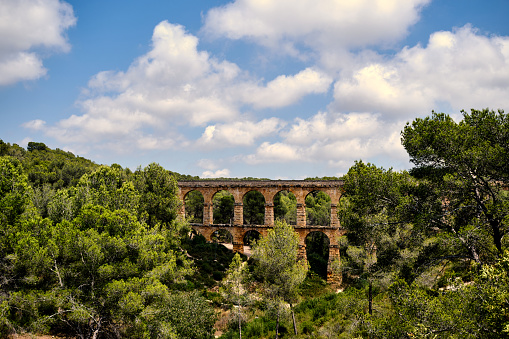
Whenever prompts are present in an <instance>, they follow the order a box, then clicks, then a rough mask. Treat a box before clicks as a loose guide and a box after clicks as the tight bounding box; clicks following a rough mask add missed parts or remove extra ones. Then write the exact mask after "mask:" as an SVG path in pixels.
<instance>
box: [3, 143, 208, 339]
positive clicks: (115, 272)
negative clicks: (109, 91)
mask: <svg viewBox="0 0 509 339" xmlns="http://www.w3.org/2000/svg"><path fill="white" fill-rule="evenodd" d="M2 145H4V146H6V147H3V148H2V154H4V155H3V156H2V157H0V173H1V177H0V178H1V181H0V206H1V209H0V211H1V218H0V223H1V225H0V230H1V232H2V236H1V237H0V251H1V252H0V271H1V272H0V276H1V277H2V279H1V281H0V305H1V312H0V335H1V336H6V335H7V334H9V333H22V332H25V331H28V332H32V333H41V332H42V333H47V332H51V333H63V334H69V335H72V336H76V337H80V338H107V337H119V336H121V337H130V338H155V337H164V338H211V337H213V325H214V322H215V312H214V310H213V309H212V308H211V307H210V305H209V304H208V303H207V302H206V300H205V299H204V298H203V297H202V296H200V295H199V294H197V293H190V292H184V291H180V290H179V286H181V285H185V281H186V277H188V276H190V275H191V274H192V273H193V268H192V262H191V261H190V260H189V259H188V257H187V256H186V254H185V251H183V249H182V243H181V242H182V241H183V240H184V241H185V240H186V238H187V234H188V233H189V226H188V225H186V224H185V223H182V222H177V221H176V219H175V215H176V214H175V211H176V208H177V207H178V206H177V205H178V198H177V196H176V192H177V186H176V181H175V179H174V177H173V176H172V175H171V174H170V173H169V172H168V171H166V170H164V169H163V168H162V167H160V166H159V165H156V164H151V165H149V166H147V167H146V168H144V169H138V170H137V171H136V172H134V173H131V171H129V170H123V169H122V168H121V167H120V166H118V165H117V166H112V167H107V166H98V165H95V164H93V163H91V162H89V161H84V160H82V159H81V158H75V157H74V156H72V155H70V154H67V153H63V152H62V151H59V150H55V151H53V150H50V149H48V148H47V147H45V146H44V145H43V144H41V143H31V144H29V146H30V147H29V149H30V151H28V152H27V151H22V149H21V148H19V147H17V146H15V145H13V146H11V145H9V144H2ZM5 154H7V155H5ZM58 161H62V162H63V165H62V166H54V164H55V163H58ZM41 166H44V169H41ZM25 168H26V169H25ZM66 168H76V169H77V170H76V171H74V172H71V171H66V170H65V169H66ZM50 169H55V173H57V174H56V177H55V176H41V175H38V174H37V173H47V172H48V171H49V170H50ZM58 169H63V170H61V171H58ZM69 173H73V175H75V176H72V175H71V176H70V177H66V175H67V174H69ZM78 176H79V177H78ZM56 178H60V179H58V180H56ZM176 310H178V312H176Z"/></svg>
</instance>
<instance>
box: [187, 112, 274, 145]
mask: <svg viewBox="0 0 509 339" xmlns="http://www.w3.org/2000/svg"><path fill="white" fill-rule="evenodd" d="M283 126H284V122H283V121H281V120H279V119H277V118H270V119H264V120H261V121H259V122H252V121H235V122H232V123H227V124H218V125H211V126H207V128H205V131H204V132H203V134H202V136H201V138H200V139H199V140H198V142H197V144H198V145H199V146H202V147H209V148H224V147H234V146H251V145H253V143H254V142H255V141H256V139H259V138H262V137H267V136H269V135H273V134H275V133H276V132H278V131H279V130H280V129H281V128H282V127H283Z"/></svg>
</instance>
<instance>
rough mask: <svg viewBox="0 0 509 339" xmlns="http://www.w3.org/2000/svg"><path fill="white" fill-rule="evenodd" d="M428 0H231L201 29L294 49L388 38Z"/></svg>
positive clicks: (400, 34)
mask: <svg viewBox="0 0 509 339" xmlns="http://www.w3.org/2000/svg"><path fill="white" fill-rule="evenodd" d="M429 2H430V0H357V1H351V0H322V1H320V3H317V2H316V1H312V0H278V1H258V0H236V1H234V2H232V3H230V4H228V5H226V6H223V7H218V8H214V9H212V10H210V11H209V12H208V13H207V15H206V17H205V26H204V30H205V31H206V32H207V33H209V34H211V35H213V36H226V37H228V38H230V39H251V40H254V41H256V42H258V43H260V44H262V45H265V46H268V47H272V48H277V49H278V50H286V51H287V52H289V53H293V54H298V53H299V51H298V47H297V46H298V45H299V44H301V45H302V44H304V45H305V46H307V47H311V48H313V49H315V50H318V51H320V52H325V51H331V50H338V49H343V50H344V49H348V48H352V47H364V46H367V45H372V44H377V45H378V44H383V43H387V42H393V41H395V40H398V39H400V38H402V37H403V36H405V35H406V33H407V30H408V27H409V26H411V25H413V24H415V23H416V22H417V20H418V18H419V12H420V10H421V8H422V7H423V6H424V5H426V4H428V3H429Z"/></svg>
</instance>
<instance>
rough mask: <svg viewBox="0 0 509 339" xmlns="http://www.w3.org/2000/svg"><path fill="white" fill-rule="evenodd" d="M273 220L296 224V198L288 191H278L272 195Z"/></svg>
mask: <svg viewBox="0 0 509 339" xmlns="http://www.w3.org/2000/svg"><path fill="white" fill-rule="evenodd" d="M274 220H281V221H283V220H284V221H286V223H287V224H289V225H296V224H297V198H296V197H295V195H294V194H293V193H292V192H290V191H279V192H277V193H276V195H275V196H274Z"/></svg>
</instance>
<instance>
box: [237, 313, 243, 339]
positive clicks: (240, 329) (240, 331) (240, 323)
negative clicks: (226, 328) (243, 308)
mask: <svg viewBox="0 0 509 339" xmlns="http://www.w3.org/2000/svg"><path fill="white" fill-rule="evenodd" d="M238 309H239V339H242V322H241V319H240V305H239V307H238Z"/></svg>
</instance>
